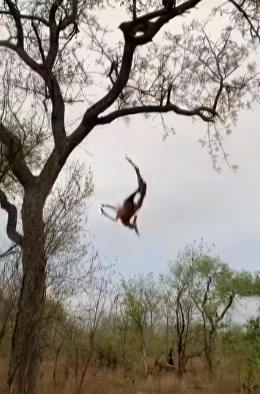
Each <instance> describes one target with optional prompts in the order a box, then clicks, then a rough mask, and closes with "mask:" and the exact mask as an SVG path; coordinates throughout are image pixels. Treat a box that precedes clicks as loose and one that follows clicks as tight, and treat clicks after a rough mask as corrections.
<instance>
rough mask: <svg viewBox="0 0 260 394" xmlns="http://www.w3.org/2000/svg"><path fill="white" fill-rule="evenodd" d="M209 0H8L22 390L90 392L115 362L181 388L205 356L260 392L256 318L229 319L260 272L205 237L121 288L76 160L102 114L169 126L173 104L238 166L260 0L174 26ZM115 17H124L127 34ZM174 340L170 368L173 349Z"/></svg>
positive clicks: (3, 40) (0, 156)
mask: <svg viewBox="0 0 260 394" xmlns="http://www.w3.org/2000/svg"><path fill="white" fill-rule="evenodd" d="M204 5H205V6H207V7H209V2H207V1H206V0H186V1H178V2H174V1H169V2H167V1H165V0H164V1H163V4H161V3H159V2H157V1H154V0H149V1H147V2H144V3H143V2H142V1H139V0H126V1H120V2H112V3H111V2H103V1H96V2H90V1H87V0H47V1H44V2H41V1H34V0H24V1H23V0H16V1H14V0H0V73H1V74H0V80H1V89H0V107H1V119H0V204H1V209H2V210H3V211H4V212H5V213H6V216H5V217H4V221H5V222H6V234H7V236H8V238H9V240H10V245H6V248H5V245H1V247H2V251H1V263H2V271H1V297H2V308H1V329H0V342H1V351H2V355H3V366H4V365H5V362H4V360H6V363H7V365H8V368H7V370H8V373H7V375H8V378H7V384H8V390H9V392H10V393H12V394H35V393H37V390H38V386H39V390H43V389H44V388H43V386H41V382H43V381H44V382H45V390H47V392H50V390H52V389H55V387H56V386H57V385H58V387H59V388H58V391H59V392H60V391H61V390H63V392H65V390H66V389H67V387H69V388H68V390H69V392H71V391H73V390H76V392H80V391H81V390H83V386H84V384H85V389H84V390H88V391H89V392H90V391H91V390H92V388H93V387H92V385H91V384H90V382H89V383H86V382H87V378H89V376H90V375H91V372H90V371H95V373H101V372H100V371H102V370H106V371H107V370H109V369H113V368H116V370H117V371H119V368H124V369H125V370H126V371H128V376H130V374H131V373H134V376H135V377H134V378H133V379H132V384H133V385H134V384H135V382H136V377H137V376H138V373H139V374H140V378H141V376H142V377H147V375H149V374H151V373H152V375H153V376H154V374H155V371H157V372H156V374H157V373H159V372H161V371H163V372H168V374H169V372H170V375H172V374H173V375H176V377H177V378H176V379H177V380H176V382H178V385H179V386H178V390H183V389H184V388H183V387H182V386H181V385H182V384H183V382H184V375H186V376H187V374H188V373H192V372H191V370H193V369H194V371H195V370H196V368H195V367H194V368H193V365H195V363H197V364H199V363H201V365H203V368H202V371H203V376H204V378H205V376H208V378H207V379H208V382H209V383H208V384H212V382H213V380H214V379H216V376H215V375H216V371H223V370H224V371H230V372H228V374H227V376H228V377H229V378H230V379H231V378H232V379H233V378H234V382H236V383H237V384H238V388H236V389H235V390H237V389H243V390H246V391H247V392H248V390H253V389H256V388H257V384H258V383H257V382H258V378H259V376H258V375H259V357H258V353H257V352H258V350H257V349H258V347H259V344H258V340H259V335H258V331H259V326H258V319H257V318H253V319H251V320H250V321H248V322H247V325H246V326H245V327H243V328H242V327H239V326H234V325H233V324H231V320H230V321H229V322H228V321H227V316H228V312H229V311H230V310H231V308H233V307H235V306H236V304H237V303H238V302H239V300H241V299H242V298H246V299H247V298H248V297H257V296H258V294H259V288H258V274H257V273H255V274H254V275H253V274H250V273H248V272H234V271H231V270H230V269H229V267H228V266H227V265H225V264H224V263H222V262H221V261H220V260H219V259H218V258H215V257H211V254H210V252H209V251H208V250H207V248H206V249H204V247H202V246H203V245H200V246H199V247H194V246H192V247H187V248H186V249H184V251H183V252H180V254H179V255H178V257H177V260H176V261H175V262H174V263H170V264H169V267H168V272H167V274H164V275H162V277H160V278H159V279H155V278H153V277H152V276H148V277H142V276H140V277H134V278H132V279H126V278H124V279H122V282H121V284H120V286H119V288H118V289H116V293H115V289H114V288H113V287H111V283H112V282H113V281H112V278H113V275H112V271H113V269H112V266H111V265H110V264H107V263H104V260H103V259H102V258H101V257H100V256H99V254H98V253H97V252H96V251H95V250H94V248H93V247H92V246H91V238H89V237H88V235H86V233H85V232H84V228H85V223H84V219H83V218H84V215H83V211H84V210H85V208H86V200H87V198H88V197H90V196H91V195H92V193H93V179H92V173H91V171H90V170H89V171H86V168H85V167H84V165H83V164H82V163H80V162H72V161H71V160H69V158H70V157H71V154H72V152H74V151H75V149H76V148H77V147H78V146H79V145H80V144H81V143H82V142H83V140H84V139H85V138H87V136H88V135H89V134H90V133H91V132H95V128H97V127H98V126H105V125H106V124H108V123H111V122H114V121H119V119H120V118H123V119H124V120H125V121H129V118H130V117H131V116H133V115H138V114H144V115H145V116H146V117H149V116H151V114H154V113H158V114H159V115H160V119H161V126H162V129H163V130H164V134H165V135H168V134H169V133H170V132H171V131H172V124H173V123H174V121H171V122H170V124H168V119H169V118H165V114H166V113H172V116H174V118H173V119H175V118H176V117H177V116H179V115H182V116H187V117H190V118H191V119H197V120H199V121H201V122H202V124H204V125H205V139H203V140H202V141H201V142H202V144H203V145H204V146H205V145H206V147H207V148H208V150H209V153H210V155H211V158H212V162H213V165H214V167H215V169H216V170H219V165H218V157H219V155H222V156H223V157H224V158H225V160H226V162H227V164H228V165H229V166H230V167H231V168H233V169H236V167H234V166H232V165H231V164H230V163H229V161H228V156H227V153H226V151H225V146H224V145H223V144H224V139H225V137H226V136H227V135H228V134H230V132H231V131H232V129H234V128H235V125H236V122H237V120H238V116H239V113H240V111H242V110H250V109H251V108H252V106H253V105H254V103H256V104H257V103H258V102H259V81H260V79H259V65H258V64H257V62H256V54H257V53H258V52H257V51H258V49H259V48H258V46H259V42H260V36H259V17H260V15H259V7H260V4H259V1H258V0H243V1H234V0H229V1H227V2H226V3H225V4H221V3H219V4H217V3H215V2H214V6H215V8H214V9H212V10H209V15H208V18H207V19H206V20H205V19H204V20H203V21H199V20H195V19H193V20H192V21H191V22H190V23H184V24H183V25H182V28H181V30H180V29H178V31H177V29H176V31H175V24H174V20H176V21H177V20H180V18H182V17H183V16H187V14H188V13H190V14H191V15H193V14H194V17H195V15H196V17H199V14H198V13H197V11H196V8H199V7H200V8H201V9H202V8H203V7H204ZM209 9H210V7H209ZM195 12H196V14H195ZM108 14H109V15H114V16H115V17H122V21H121V24H120V25H119V27H118V29H117V30H116V31H112V32H111V30H110V29H111V27H109V26H106V25H105V24H104V20H108V19H109V18H106V19H104V15H108ZM102 15H103V19H102ZM220 18H221V20H222V21H224V22H225V23H226V25H225V23H224V22H223V23H221V24H218V21H219V20H220ZM112 19H113V17H112V18H111V20H112ZM224 25H225V26H224ZM216 26H217V27H218V29H219V30H218V31H216ZM222 26H224V27H222ZM213 30H214V34H213ZM115 33H116V34H115ZM93 97H96V101H94V100H93ZM71 108H72V110H71ZM82 108H83V113H82ZM75 113H77V114H78V115H77V116H75ZM80 114H81V115H80ZM166 143H167V142H166ZM78 300H80V303H79V301H78ZM170 348H173V351H172V354H173V355H174V357H176V360H175V363H174V364H175V365H174V367H173V366H172V365H171V364H170V365H168V367H167V368H166V367H165V365H164V364H163V363H162V362H161V361H160V360H161V358H160V357H159V356H160V352H162V351H164V352H165V351H166V350H167V352H168V351H169V349H170ZM150 358H152V359H153V358H154V359H155V365H154V368H152V369H150V368H151V366H150V364H149V362H148V361H149V360H150ZM198 360H199V361H198ZM171 367H172V368H171ZM221 368H222V369H221ZM173 369H174V371H173ZM186 370H187V371H188V372H185V371H186ZM3 371H5V372H6V370H5V367H3ZM206 372H207V373H206ZM221 373H222V372H221ZM48 374H49V375H50V376H49V377H47V378H46V376H47V375H48ZM106 376H107V378H108V376H109V374H108V372H107V375H106ZM221 376H223V375H221ZM93 379H94V378H93ZM105 379H106V378H105V377H104V376H103V378H102V381H103V383H104V382H105ZM207 379H204V381H206V380H207ZM4 380H5V379H4V378H3V379H2V381H3V382H4ZM220 380H221V381H222V382H223V378H221V379H220ZM94 381H95V379H94V380H93V382H94ZM46 382H47V383H46ZM37 383H39V385H38V384H37ZM60 384H63V388H61V386H59V385H60ZM176 384H177V383H176ZM46 385H47V386H46ZM93 385H94V383H93ZM193 386H194V384H193ZM195 386H196V385H195ZM195 386H194V387H195ZM154 387H155V383H154V384H153V389H154ZM196 387H197V386H196ZM234 387H235V386H234ZM105 388H106V389H107V384H105ZM157 389H158V390H160V389H161V388H160V387H157ZM176 390H177V388H176ZM222 391H223V390H222ZM99 392H100V391H99Z"/></svg>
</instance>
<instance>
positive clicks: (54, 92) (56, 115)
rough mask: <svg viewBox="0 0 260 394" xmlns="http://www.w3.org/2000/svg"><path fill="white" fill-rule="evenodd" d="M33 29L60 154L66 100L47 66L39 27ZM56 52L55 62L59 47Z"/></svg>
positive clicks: (54, 135) (64, 134)
mask: <svg viewBox="0 0 260 394" xmlns="http://www.w3.org/2000/svg"><path fill="white" fill-rule="evenodd" d="M32 27H33V30H34V34H35V36H36V39H37V43H38V47H39V51H40V54H41V58H42V63H43V65H44V67H45V71H46V75H45V77H44V79H45V83H46V85H47V86H48V89H49V97H50V99H51V103H52V112H51V124H52V134H53V138H54V143H55V147H56V148H57V150H58V151H59V152H60V151H61V150H63V148H64V146H65V144H66V130H65V103H64V99H63V97H62V93H61V89H60V85H59V83H58V81H57V79H56V77H55V75H54V74H53V72H52V70H51V68H52V66H51V65H50V64H47V59H46V58H45V55H44V51H43V47H42V42H41V38H40V35H39V33H38V30H37V27H36V25H35V24H34V22H32ZM50 45H51V44H50ZM51 51H52V48H51V46H50V51H49V53H50V52H51ZM54 51H56V54H55V58H54V60H55V59H56V55H57V52H58V47H57V48H56V49H55V47H54Z"/></svg>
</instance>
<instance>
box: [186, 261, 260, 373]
mask: <svg viewBox="0 0 260 394" xmlns="http://www.w3.org/2000/svg"><path fill="white" fill-rule="evenodd" d="M195 270H196V271H195V272H196V276H195V278H194V283H195V288H196V289H197V290H196V292H195V293H194V294H193V296H192V298H193V300H194V302H195V304H196V306H197V308H198V310H199V312H200V314H201V317H202V326H203V335H204V351H205V356H206V361H207V366H208V372H209V376H210V377H211V376H212V372H213V367H214V361H215V353H216V341H217V334H218V330H219V329H220V328H221V327H222V326H223V322H224V319H225V317H226V315H227V313H228V311H229V310H230V309H231V308H232V307H233V306H234V304H235V302H236V301H237V299H238V298H239V297H243V296H244V297H247V296H250V295H252V288H254V285H253V284H254V279H253V276H252V274H251V273H250V272H246V271H242V272H238V271H235V270H231V269H230V268H229V267H228V265H227V264H225V263H223V262H221V261H220V259H219V258H218V257H214V258H213V257H210V256H209V255H208V254H206V253H205V255H204V256H203V257H202V258H201V257H200V258H196V260H195Z"/></svg>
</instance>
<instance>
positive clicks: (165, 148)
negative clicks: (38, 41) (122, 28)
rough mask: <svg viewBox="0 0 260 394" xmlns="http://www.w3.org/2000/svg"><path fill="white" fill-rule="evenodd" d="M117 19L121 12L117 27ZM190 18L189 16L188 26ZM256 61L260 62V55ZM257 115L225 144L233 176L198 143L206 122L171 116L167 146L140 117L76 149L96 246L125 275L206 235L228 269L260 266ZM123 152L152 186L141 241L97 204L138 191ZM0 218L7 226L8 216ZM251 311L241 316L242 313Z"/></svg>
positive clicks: (101, 131) (159, 267)
mask: <svg viewBox="0 0 260 394" xmlns="http://www.w3.org/2000/svg"><path fill="white" fill-rule="evenodd" d="M202 3H203V4H204V6H203V7H202V8H201V7H200V9H199V10H198V11H195V12H193V14H192V13H191V14H192V15H191V16H192V17H198V16H199V15H200V16H201V17H202V18H204V17H205V16H206V14H207V12H208V10H209V8H208V7H207V4H208V3H209V2H205V3H204V2H202ZM111 12H112V11H111ZM195 13H196V15H195ZM118 20H119V22H120V18H119V16H118V15H117V19H116V21H115V22H113V26H112V27H113V28H114V29H115V28H116V27H117V26H118V24H119V23H118ZM188 20H189V18H188V17H186V18H185V22H188ZM121 21H122V20H121ZM182 22H183V20H182ZM177 32H178V31H176V33H177ZM118 34H120V33H118ZM258 61H259V65H260V58H259V57H258ZM258 111H260V106H256V107H255V110H254V111H250V112H241V114H240V118H239V122H238V124H237V126H236V127H235V128H234V131H233V134H232V135H231V136H230V137H229V138H228V139H226V141H225V148H226V151H227V152H228V153H229V154H230V161H231V162H232V163H236V164H238V165H239V170H238V171H237V172H236V173H234V172H233V171H231V170H230V169H229V168H228V167H227V165H226V164H225V163H224V161H223V162H222V163H221V164H222V168H223V169H222V173H221V174H219V173H217V172H216V171H215V170H214V169H213V167H212V162H211V158H210V156H209V155H208V153H207V150H206V149H202V147H201V145H200V144H199V143H198V140H199V138H201V137H203V136H204V135H205V131H206V127H205V125H204V124H203V123H202V121H198V122H196V123H195V124H194V123H192V122H191V120H190V119H186V118H184V117H180V116H177V115H175V114H171V115H169V116H168V122H169V124H171V125H172V126H174V128H175V131H176V135H170V136H169V137H168V138H167V139H166V140H165V141H163V139H162V136H163V130H162V129H161V128H160V127H158V126H157V127H155V126H156V125H158V124H159V119H157V118H153V119H150V120H145V119H144V118H143V117H142V116H136V117H132V118H131V121H130V123H129V124H125V123H124V121H123V120H117V121H115V122H114V123H112V124H111V125H106V126H103V127H101V126H100V127H98V128H96V129H95V130H94V131H93V132H92V133H91V134H90V136H89V137H88V138H87V140H86V141H85V142H84V144H83V145H82V147H81V148H78V149H77V150H76V152H75V155H73V156H72V157H71V159H73V158H75V157H77V158H78V157H81V158H82V159H83V160H86V162H87V163H88V164H89V165H90V166H91V168H92V170H93V172H94V184H95V198H94V199H93V203H92V206H91V208H90V210H89V216H88V228H91V229H92V233H93V235H94V237H95V239H94V243H95V246H96V248H97V249H98V250H99V251H100V252H101V253H102V254H103V255H105V256H108V257H109V258H110V259H112V260H113V259H116V258H117V263H116V270H117V271H118V272H120V273H122V274H124V275H128V274H131V273H138V272H140V273H141V272H142V273H148V272H150V271H153V272H154V273H155V275H156V274H158V273H159V272H163V271H164V270H165V268H166V262H167V261H168V260H170V259H174V258H175V256H176V253H177V250H178V249H182V248H184V246H185V245H186V244H187V243H192V242H193V240H198V241H199V240H200V238H201V237H203V238H204V240H205V242H207V243H208V244H209V245H211V244H212V243H215V245H216V246H215V248H214V249H213V251H214V252H215V254H216V255H219V256H220V258H221V259H222V260H223V261H224V262H227V263H228V264H229V265H230V267H231V268H235V269H242V268H245V269H249V270H257V269H259V268H260V265H259V256H260V209H259V204H260V203H259V202H260V182H259V173H260V130H259V116H260V115H259V113H258ZM82 148H84V150H83V149H82ZM85 149H87V150H88V152H90V153H91V155H87V154H86V152H85ZM125 154H128V155H129V156H130V157H131V158H132V160H133V161H134V162H136V164H137V165H138V166H139V167H140V170H141V173H142V175H143V177H144V179H145V180H146V181H147V183H148V190H147V198H146V200H145V202H144V205H143V208H142V210H141V212H140V214H139V230H140V233H141V237H140V238H138V237H137V236H136V235H135V233H134V232H132V231H129V230H128V229H126V228H124V227H123V226H122V225H120V223H116V224H115V223H113V222H110V221H108V220H106V219H105V218H104V217H103V216H101V215H100V213H99V211H98V205H99V204H100V203H111V204H115V203H120V202H121V201H122V200H123V199H124V198H125V197H127V195H128V194H130V193H131V192H132V191H133V190H135V188H136V186H137V184H136V177H135V173H134V171H133V169H132V168H131V166H130V165H129V164H128V163H127V162H126V161H125V158H124V157H125ZM0 221H1V222H2V224H4V223H5V215H4V214H3V212H0ZM250 313H251V310H250V311H243V314H245V315H246V314H250Z"/></svg>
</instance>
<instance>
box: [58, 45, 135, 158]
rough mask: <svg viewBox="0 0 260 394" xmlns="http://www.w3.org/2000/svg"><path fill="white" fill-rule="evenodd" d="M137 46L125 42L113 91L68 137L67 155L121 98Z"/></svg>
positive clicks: (90, 111)
mask: <svg viewBox="0 0 260 394" xmlns="http://www.w3.org/2000/svg"><path fill="white" fill-rule="evenodd" d="M134 50H135V45H134V43H133V40H132V39H127V41H126V42H125V47H124V53H123V58H122V65H121V69H120V72H119V75H118V78H117V80H116V81H115V83H114V84H113V86H112V88H111V90H110V91H109V92H108V93H107V94H106V95H105V96H104V97H103V98H102V99H101V100H99V101H98V102H97V103H96V104H94V105H92V106H91V107H90V108H89V109H88V110H87V111H86V112H85V114H84V116H83V119H82V121H81V123H80V125H79V126H78V127H77V129H76V130H75V131H74V132H73V133H72V134H71V135H70V136H69V137H68V144H67V149H66V153H65V154H66V155H67V156H68V155H69V154H70V153H71V152H72V150H73V149H74V148H75V147H76V146H77V145H78V144H79V143H80V142H81V141H83V139H84V138H85V137H86V136H87V135H88V134H89V133H90V131H91V130H92V129H93V127H94V126H95V125H96V124H97V117H98V115H99V114H100V113H101V112H103V111H105V110H106V109H107V108H109V107H110V106H111V105H112V104H113V103H114V102H115V100H116V99H117V98H118V97H119V95H120V94H121V92H122V90H123V89H124V87H125V86H126V84H127V81H128V78H129V75H130V71H131V67H132V60H133V54H134Z"/></svg>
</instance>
